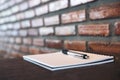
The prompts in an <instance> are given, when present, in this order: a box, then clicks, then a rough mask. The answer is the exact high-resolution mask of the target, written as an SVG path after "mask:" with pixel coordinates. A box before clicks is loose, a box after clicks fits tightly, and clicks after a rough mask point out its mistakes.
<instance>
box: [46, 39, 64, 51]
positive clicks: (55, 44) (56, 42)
mask: <svg viewBox="0 0 120 80" xmlns="http://www.w3.org/2000/svg"><path fill="white" fill-rule="evenodd" d="M46 46H47V47H49V48H56V49H61V48H62V41H61V40H50V39H49V40H46Z"/></svg>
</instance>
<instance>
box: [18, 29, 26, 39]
mask: <svg viewBox="0 0 120 80" xmlns="http://www.w3.org/2000/svg"><path fill="white" fill-rule="evenodd" d="M19 35H20V36H23V37H26V36H27V35H28V31H27V30H20V31H19Z"/></svg>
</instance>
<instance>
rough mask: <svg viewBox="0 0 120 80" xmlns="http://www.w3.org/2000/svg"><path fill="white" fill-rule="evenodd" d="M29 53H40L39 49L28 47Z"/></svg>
mask: <svg viewBox="0 0 120 80" xmlns="http://www.w3.org/2000/svg"><path fill="white" fill-rule="evenodd" d="M29 52H30V53H31V54H39V53H40V49H39V48H36V47H30V48H29Z"/></svg>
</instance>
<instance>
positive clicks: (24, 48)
mask: <svg viewBox="0 0 120 80" xmlns="http://www.w3.org/2000/svg"><path fill="white" fill-rule="evenodd" d="M28 49H29V48H28V47H27V46H24V45H22V46H20V51H21V52H24V53H28V52H29V50H28Z"/></svg>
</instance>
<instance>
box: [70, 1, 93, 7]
mask: <svg viewBox="0 0 120 80" xmlns="http://www.w3.org/2000/svg"><path fill="white" fill-rule="evenodd" d="M91 1H94V0H70V5H71V6H76V5H80V4H85V3H88V2H91Z"/></svg>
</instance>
